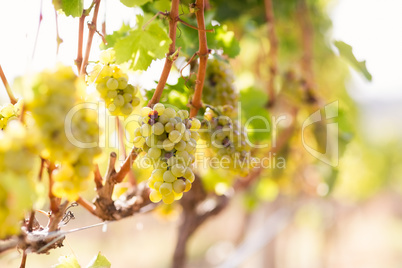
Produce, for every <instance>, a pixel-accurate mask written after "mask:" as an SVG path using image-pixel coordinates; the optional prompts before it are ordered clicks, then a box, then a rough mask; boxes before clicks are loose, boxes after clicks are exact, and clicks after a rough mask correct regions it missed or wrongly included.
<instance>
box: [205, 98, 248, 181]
mask: <svg viewBox="0 0 402 268" xmlns="http://www.w3.org/2000/svg"><path fill="white" fill-rule="evenodd" d="M232 116H233V107H232V106H229V105H224V106H221V107H217V108H213V107H207V109H206V110H205V113H204V120H203V121H202V123H201V131H200V132H201V138H202V139H203V140H204V141H206V143H207V145H209V150H210V151H212V154H213V155H216V156H217V157H218V158H219V159H220V161H221V163H222V165H221V167H223V168H227V169H228V170H231V171H234V172H236V173H239V174H240V175H241V176H246V175H247V174H248V172H249V165H248V163H249V160H250V146H249V145H248V144H247V142H246V138H247V133H246V131H245V129H244V128H243V127H242V126H241V125H240V123H239V122H238V121H237V120H234V119H233V120H232V119H231V117H232Z"/></svg>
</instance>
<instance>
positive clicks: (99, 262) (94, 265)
mask: <svg viewBox="0 0 402 268" xmlns="http://www.w3.org/2000/svg"><path fill="white" fill-rule="evenodd" d="M110 266H111V263H110V262H109V261H108V260H107V259H106V257H105V256H103V255H102V254H101V253H100V252H99V253H98V255H97V256H96V257H94V258H93V259H92V260H91V262H90V263H89V264H88V266H87V268H110Z"/></svg>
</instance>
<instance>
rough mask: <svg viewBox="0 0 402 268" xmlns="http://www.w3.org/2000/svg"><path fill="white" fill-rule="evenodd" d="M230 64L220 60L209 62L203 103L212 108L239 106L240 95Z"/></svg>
mask: <svg viewBox="0 0 402 268" xmlns="http://www.w3.org/2000/svg"><path fill="white" fill-rule="evenodd" d="M233 82H234V76H233V72H232V70H231V69H230V66H229V64H227V63H225V62H224V61H222V60H219V59H216V58H214V59H211V60H208V64H207V73H206V76H205V82H204V88H203V94H202V101H203V102H204V103H206V104H210V105H212V106H221V105H224V104H227V105H230V106H232V107H236V106H237V99H238V93H237V91H236V88H235V87H234V85H233Z"/></svg>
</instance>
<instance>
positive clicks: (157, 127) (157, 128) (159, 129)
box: [152, 122, 165, 135]
mask: <svg viewBox="0 0 402 268" xmlns="http://www.w3.org/2000/svg"><path fill="white" fill-rule="evenodd" d="M152 132H153V133H154V134H155V135H162V134H163V132H165V126H164V125H163V124H162V123H161V122H157V123H155V124H154V125H153V126H152Z"/></svg>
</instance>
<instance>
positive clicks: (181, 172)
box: [133, 103, 201, 204]
mask: <svg viewBox="0 0 402 268" xmlns="http://www.w3.org/2000/svg"><path fill="white" fill-rule="evenodd" d="M188 116H189V113H188V111H183V110H181V111H178V112H176V111H175V110H174V109H173V108H170V107H169V108H166V107H165V106H164V105H163V104H161V103H157V104H155V105H154V107H153V109H152V108H150V107H144V108H142V109H141V111H140V118H139V119H138V123H139V124H140V127H139V128H137V129H136V130H135V131H134V139H133V143H134V145H135V146H136V147H138V148H141V149H142V150H143V151H144V152H145V153H146V154H145V156H144V158H149V159H152V161H153V166H154V171H153V172H152V174H151V177H150V179H149V181H148V186H149V187H150V188H151V189H152V191H151V193H152V197H151V196H150V199H151V201H153V202H159V201H160V198H162V201H163V202H164V203H165V204H170V203H172V202H174V200H178V199H180V198H181V197H182V193H183V192H185V191H186V189H187V191H188V190H189V189H190V188H191V183H192V182H193V181H194V178H195V176H194V173H193V172H192V170H191V167H190V165H191V163H193V162H194V161H195V157H194V155H193V154H194V153H195V148H196V140H195V139H192V138H191V137H192V136H194V137H197V135H195V134H193V133H196V131H198V128H197V125H198V126H201V124H200V122H199V120H196V119H189V118H188ZM193 121H194V122H195V124H192V123H193ZM184 176H186V177H184ZM188 183H190V185H188ZM174 185H175V186H174ZM173 186H174V187H173ZM154 191H157V192H158V193H159V194H160V195H159V194H157V193H154Z"/></svg>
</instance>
